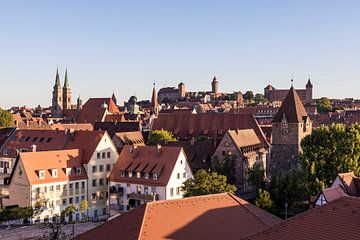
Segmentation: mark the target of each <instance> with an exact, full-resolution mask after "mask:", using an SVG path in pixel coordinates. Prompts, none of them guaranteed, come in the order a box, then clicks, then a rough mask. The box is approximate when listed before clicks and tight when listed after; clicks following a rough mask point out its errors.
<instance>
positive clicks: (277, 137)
mask: <svg viewBox="0 0 360 240" xmlns="http://www.w3.org/2000/svg"><path fill="white" fill-rule="evenodd" d="M311 131H312V122H311V120H310V118H309V116H308V115H307V113H306V110H305V108H304V105H303V104H302V102H301V100H300V97H299V96H298V94H297V92H296V90H295V89H294V87H291V88H290V90H289V92H288V94H287V96H286V97H285V99H284V101H283V103H282V105H281V107H280V109H279V111H278V112H277V114H276V115H275V117H274V119H273V122H272V148H271V162H270V171H271V173H272V174H274V173H277V172H279V171H281V170H288V169H290V168H295V167H298V163H299V162H298V161H299V155H300V152H301V145H300V143H301V140H302V139H303V138H304V137H305V136H307V135H309V134H311Z"/></svg>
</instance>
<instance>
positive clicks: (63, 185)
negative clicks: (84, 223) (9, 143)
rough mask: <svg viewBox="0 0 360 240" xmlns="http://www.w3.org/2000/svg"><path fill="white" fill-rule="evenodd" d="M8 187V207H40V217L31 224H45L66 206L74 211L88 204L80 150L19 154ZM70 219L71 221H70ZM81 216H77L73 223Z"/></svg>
mask: <svg viewBox="0 0 360 240" xmlns="http://www.w3.org/2000/svg"><path fill="white" fill-rule="evenodd" d="M11 178H12V181H11V184H10V185H9V198H8V199H4V200H3V201H4V205H5V206H7V207H28V206H31V207H33V208H34V209H35V208H36V206H37V204H39V205H40V208H41V209H40V213H39V214H36V216H35V217H34V219H32V220H33V221H34V222H48V221H51V220H52V218H53V217H54V216H56V215H57V216H60V214H61V211H62V210H64V209H65V208H66V207H67V206H69V205H71V204H72V205H74V206H76V207H77V208H78V207H79V205H80V202H81V201H83V200H87V195H86V193H87V189H88V188H87V184H88V181H87V178H88V176H87V174H86V171H85V168H84V166H83V154H82V151H81V150H79V149H71V150H55V151H43V152H22V153H20V154H19V156H18V161H17V163H16V166H15V169H14V171H13V173H12V176H11ZM72 217H73V216H71V217H70V218H72ZM83 218H84V215H83V214H82V215H81V214H80V213H79V212H77V213H76V214H75V218H72V219H74V220H75V219H76V220H81V219H83Z"/></svg>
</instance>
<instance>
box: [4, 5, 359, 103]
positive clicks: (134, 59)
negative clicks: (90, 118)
mask: <svg viewBox="0 0 360 240" xmlns="http://www.w3.org/2000/svg"><path fill="white" fill-rule="evenodd" d="M0 4H1V8H0V27H1V29H2V33H3V36H4V37H2V38H1V39H0V52H1V53H2V54H1V55H2V57H1V58H0V77H1V88H4V89H14V88H16V91H17V92H16V94H14V93H11V91H5V92H3V94H1V96H0V106H1V107H3V108H8V107H10V106H21V105H27V106H30V107H34V106H36V105H38V104H40V105H42V106H50V105H51V92H52V87H53V85H54V81H55V73H56V67H57V66H58V67H59V72H60V77H61V81H62V82H63V81H64V74H65V66H66V65H67V66H68V70H69V81H70V85H71V89H72V95H73V99H72V101H73V102H75V100H76V98H77V96H78V95H79V94H80V95H81V97H82V99H83V100H84V101H86V100H87V99H88V98H89V97H105V96H106V97H110V96H111V94H112V92H113V91H114V92H115V94H116V96H117V98H118V99H119V103H122V102H123V101H126V100H128V99H129V97H130V96H131V95H133V94H136V95H137V96H138V99H150V97H151V89H152V83H153V82H155V83H156V88H157V90H158V89H159V88H161V87H164V86H176V85H177V84H178V83H179V82H180V81H183V82H184V83H185V84H186V87H187V90H189V91H201V90H210V88H211V85H210V82H211V79H212V77H213V76H214V75H216V76H217V78H218V80H219V87H220V91H224V92H233V91H238V90H240V91H242V92H245V91H246V90H253V91H254V92H260V93H263V88H264V87H265V86H266V85H267V84H269V83H270V84H272V85H273V86H275V87H276V88H287V87H290V85H291V82H290V79H291V78H292V76H293V77H294V86H295V87H296V88H303V86H304V85H305V84H306V81H307V79H308V77H309V75H310V76H311V79H312V82H313V84H314V97H315V98H318V97H322V96H328V97H330V98H345V97H354V98H360V95H359V93H358V92H357V91H356V88H357V87H359V84H358V76H359V75H360V70H359V67H358V66H359V63H360V61H359V60H358V59H356V58H355V57H354V56H356V55H358V54H359V53H360V46H359V44H358V42H359V36H360V30H359V29H356V28H352V26H354V25H356V24H357V23H359V22H360V21H359V20H360V17H359V16H358V14H357V12H356V10H357V9H358V7H359V6H360V4H359V3H358V2H356V1H348V2H346V3H344V2H341V1H332V2H331V4H329V3H328V2H325V1H318V2H316V3H314V2H312V1H301V2H297V3H288V2H286V1H278V2H276V3H274V2H271V3H266V2H260V1H258V2H252V3H244V2H235V1H227V2H226V4H223V2H218V1H211V2H206V3H204V2H201V1H199V2H196V3H194V2H191V1H182V2H181V3H180V2H177V3H169V2H165V1H155V2H151V3H148V2H145V1H138V2H136V3H134V4H129V3H123V2H121V3H119V2H116V1H109V2H107V3H106V4H100V3H97V2H85V1H77V2H75V3H74V2H71V1H64V2H62V5H58V4H54V3H51V2H45V3H44V2H42V1H32V2H31V3H29V2H26V1H15V2H13V1H12V2H5V1H2V2H0ZM350 23H351V24H350Z"/></svg>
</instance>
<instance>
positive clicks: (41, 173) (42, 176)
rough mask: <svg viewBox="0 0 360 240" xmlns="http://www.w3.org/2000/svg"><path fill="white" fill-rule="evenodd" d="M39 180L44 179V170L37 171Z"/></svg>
mask: <svg viewBox="0 0 360 240" xmlns="http://www.w3.org/2000/svg"><path fill="white" fill-rule="evenodd" d="M39 178H40V179H44V178H45V170H43V169H40V170H39Z"/></svg>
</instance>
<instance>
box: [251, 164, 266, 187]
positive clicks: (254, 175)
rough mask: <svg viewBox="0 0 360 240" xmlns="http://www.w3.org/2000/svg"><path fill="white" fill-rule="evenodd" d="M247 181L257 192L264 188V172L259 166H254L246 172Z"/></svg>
mask: <svg viewBox="0 0 360 240" xmlns="http://www.w3.org/2000/svg"><path fill="white" fill-rule="evenodd" d="M248 181H249V183H250V184H251V186H253V187H254V188H255V190H256V192H258V190H259V189H260V188H264V187H265V171H264V170H262V169H261V168H260V165H259V164H255V165H254V166H253V167H252V168H250V169H249V172H248Z"/></svg>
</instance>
